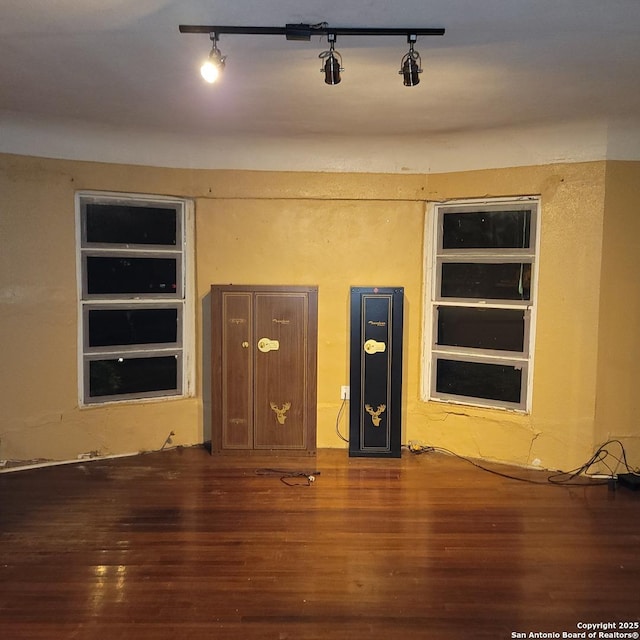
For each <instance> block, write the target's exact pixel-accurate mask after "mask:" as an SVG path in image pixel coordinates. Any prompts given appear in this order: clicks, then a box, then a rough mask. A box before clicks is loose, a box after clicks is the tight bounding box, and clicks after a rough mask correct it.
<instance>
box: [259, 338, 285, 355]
mask: <svg viewBox="0 0 640 640" xmlns="http://www.w3.org/2000/svg"><path fill="white" fill-rule="evenodd" d="M279 348H280V343H279V342H278V341H277V340H270V339H269V338H260V340H258V350H259V351H262V353H268V352H269V351H277V350H278V349H279Z"/></svg>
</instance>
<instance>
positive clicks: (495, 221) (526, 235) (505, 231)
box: [442, 210, 531, 249]
mask: <svg viewBox="0 0 640 640" xmlns="http://www.w3.org/2000/svg"><path fill="white" fill-rule="evenodd" d="M442 226H443V230H442V247H443V249H522V248H528V247H529V245H530V242H531V237H530V236H531V211H528V210H527V211H474V212H471V213H445V214H444V215H443V220H442Z"/></svg>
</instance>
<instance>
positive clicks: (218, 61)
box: [200, 32, 227, 84]
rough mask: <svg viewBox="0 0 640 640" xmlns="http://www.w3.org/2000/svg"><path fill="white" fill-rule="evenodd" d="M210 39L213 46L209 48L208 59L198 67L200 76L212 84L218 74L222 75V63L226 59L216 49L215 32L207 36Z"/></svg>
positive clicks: (216, 39)
mask: <svg viewBox="0 0 640 640" xmlns="http://www.w3.org/2000/svg"><path fill="white" fill-rule="evenodd" d="M209 37H210V38H211V42H212V43H213V46H212V48H211V53H210V54H209V57H208V58H207V59H206V60H205V61H204V62H203V63H202V66H201V67H200V75H201V76H202V77H203V78H204V79H205V80H206V81H207V82H209V83H211V84H212V83H214V82H215V81H216V80H217V79H218V77H219V76H220V73H222V71H223V69H224V61H225V60H226V59H227V57H226V56H223V55H222V53H220V50H219V49H218V46H217V44H216V43H217V42H218V34H217V33H216V32H212V33H210V34H209Z"/></svg>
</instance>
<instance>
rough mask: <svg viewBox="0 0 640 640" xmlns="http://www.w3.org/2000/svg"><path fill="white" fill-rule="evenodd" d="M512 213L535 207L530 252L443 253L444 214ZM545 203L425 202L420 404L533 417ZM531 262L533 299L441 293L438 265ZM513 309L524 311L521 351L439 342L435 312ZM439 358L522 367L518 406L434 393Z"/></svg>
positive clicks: (532, 198)
mask: <svg viewBox="0 0 640 640" xmlns="http://www.w3.org/2000/svg"><path fill="white" fill-rule="evenodd" d="M483 208H486V209H487V210H492V211H495V210H513V209H514V208H516V209H524V208H532V219H531V224H530V245H531V246H530V248H528V249H511V248H510V249H496V250H494V249H443V248H442V235H443V234H442V217H443V215H444V213H463V212H465V211H469V212H473V211H478V210H479V209H480V210H481V209H483ZM540 223H541V202H540V198H539V197H538V196H521V197H512V198H482V199H465V200H449V201H444V202H431V203H428V204H427V210H426V216H425V233H424V243H425V244H424V248H425V251H424V255H425V278H424V305H423V308H424V326H423V335H424V340H423V344H422V400H423V401H434V402H442V403H453V404H460V405H468V406H477V407H490V408H495V409H506V410H513V411H517V412H522V413H529V412H530V411H531V407H532V401H533V393H532V391H533V384H532V382H533V369H534V367H533V354H534V343H535V324H536V308H537V289H538V264H539V239H540ZM513 260H518V261H520V262H531V264H532V269H531V284H530V299H529V300H523V301H520V300H490V299H487V300H483V299H471V298H470V299H466V298H449V297H447V298H444V297H442V296H441V295H440V277H441V276H440V272H441V269H440V265H441V264H442V263H445V262H469V263H481V262H492V263H495V262H512V261H513ZM443 306H452V307H466V308H485V309H487V308H491V309H514V310H522V311H523V312H524V318H525V322H524V341H523V342H524V347H523V351H522V352H511V351H497V350H495V351H494V350H489V349H477V348H471V347H459V346H446V345H438V344H436V340H437V308H438V307H443ZM438 357H441V358H445V359H446V358H450V359H453V360H457V361H463V362H478V363H486V364H497V365H507V366H513V367H516V368H521V369H522V386H521V395H520V402H518V403H515V402H507V401H502V400H494V399H487V398H476V397H468V396H462V395H453V394H446V393H443V392H439V391H437V390H436V371H435V363H436V359H437V358H438Z"/></svg>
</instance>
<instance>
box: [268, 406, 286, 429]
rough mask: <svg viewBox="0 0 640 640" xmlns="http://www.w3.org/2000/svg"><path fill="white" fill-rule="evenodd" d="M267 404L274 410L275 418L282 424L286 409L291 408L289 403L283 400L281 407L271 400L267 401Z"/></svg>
mask: <svg viewBox="0 0 640 640" xmlns="http://www.w3.org/2000/svg"><path fill="white" fill-rule="evenodd" d="M269 405H270V406H271V408H272V409H273V410H274V411H275V412H276V418H277V419H278V422H279V423H280V424H284V421H285V420H286V419H287V416H286V415H285V414H286V413H287V411H289V409H291V403H290V402H285V403H284V404H283V405H282V407H278V405H277V404H276V403H275V402H271V403H269Z"/></svg>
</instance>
